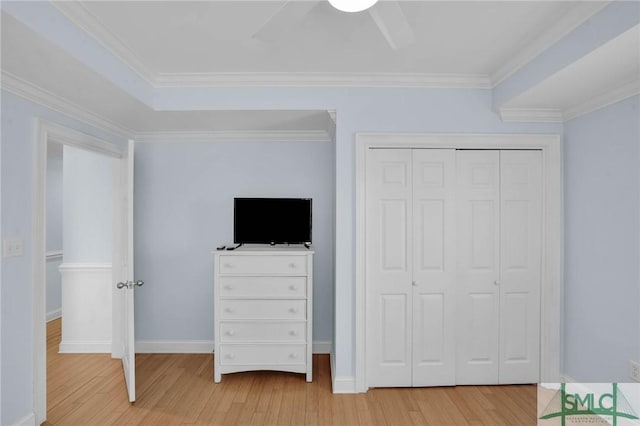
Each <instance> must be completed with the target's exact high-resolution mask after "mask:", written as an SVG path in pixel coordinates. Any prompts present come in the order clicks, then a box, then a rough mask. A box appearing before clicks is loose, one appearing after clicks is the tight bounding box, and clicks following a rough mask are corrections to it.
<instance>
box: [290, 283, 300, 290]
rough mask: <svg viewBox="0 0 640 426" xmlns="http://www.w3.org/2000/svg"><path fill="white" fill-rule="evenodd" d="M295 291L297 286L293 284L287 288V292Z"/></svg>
mask: <svg viewBox="0 0 640 426" xmlns="http://www.w3.org/2000/svg"><path fill="white" fill-rule="evenodd" d="M297 289H298V286H297V285H295V284H291V285H290V286H289V290H291V291H296V290H297Z"/></svg>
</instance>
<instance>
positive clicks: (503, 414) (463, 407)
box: [45, 320, 537, 426]
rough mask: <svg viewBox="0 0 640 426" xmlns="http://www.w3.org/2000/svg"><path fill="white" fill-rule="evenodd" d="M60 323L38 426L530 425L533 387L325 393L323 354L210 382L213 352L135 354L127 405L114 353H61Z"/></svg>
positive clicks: (52, 332)
mask: <svg viewBox="0 0 640 426" xmlns="http://www.w3.org/2000/svg"><path fill="white" fill-rule="evenodd" d="M60 329H61V327H60V320H55V321H52V322H51V323H49V324H47V333H48V337H47V345H48V347H47V380H48V387H47V402H48V408H49V411H48V421H47V422H46V423H45V424H46V425H82V426H93V425H118V426H120V425H154V426H156V425H161V426H165V425H181V426H192V425H195V426H205V425H278V426H280V425H295V426H299V425H309V426H315V425H319V426H320V425H345V426H357V425H362V426H390V425H398V426H405V425H434V426H443V425H455V426H465V425H470V426H480V425H491V426H497V425H509V426H512V425H514V426H515V425H535V424H536V401H537V390H536V386H534V385H516V386H457V387H442V388H414V389H411V388H398V389H393V388H385V389H371V390H369V392H367V393H364V394H350V395H344V394H334V393H332V391H331V375H330V363H329V357H328V356H327V355H314V356H313V362H314V370H313V374H314V381H313V382H312V383H307V382H306V380H305V376H304V375H300V374H292V373H280V372H272V371H259V372H244V373H236V374H225V375H224V377H223V379H222V382H221V383H214V382H213V355H212V354H139V355H137V356H136V370H137V374H136V382H137V386H136V394H137V401H136V402H135V403H134V404H130V403H129V402H128V399H127V393H126V388H125V382H124V374H123V372H122V365H121V362H120V360H114V359H111V357H110V356H109V355H105V354H59V353H57V348H58V345H59V343H60V337H61V333H60Z"/></svg>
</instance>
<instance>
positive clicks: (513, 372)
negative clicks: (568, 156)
mask: <svg viewBox="0 0 640 426" xmlns="http://www.w3.org/2000/svg"><path fill="white" fill-rule="evenodd" d="M500 163H501V164H500V166H501V170H502V173H501V188H502V191H501V215H502V221H501V231H500V235H501V241H500V247H501V250H500V251H501V253H500V256H501V259H502V261H501V271H500V276H501V284H500V292H501V294H500V304H501V307H500V312H501V321H500V324H501V329H500V342H501V345H500V351H501V354H500V359H501V365H500V383H536V382H537V381H538V380H539V375H540V372H539V365H540V284H541V267H542V265H541V262H542V259H541V244H542V158H541V152H540V151H502V152H501V154H500Z"/></svg>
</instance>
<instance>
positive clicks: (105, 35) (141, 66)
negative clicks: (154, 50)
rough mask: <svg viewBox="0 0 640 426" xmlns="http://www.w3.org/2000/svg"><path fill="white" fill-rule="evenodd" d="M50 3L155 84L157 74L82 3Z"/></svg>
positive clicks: (150, 82) (123, 61)
mask: <svg viewBox="0 0 640 426" xmlns="http://www.w3.org/2000/svg"><path fill="white" fill-rule="evenodd" d="M50 4H52V5H53V6H54V7H55V8H56V9H58V11H60V13H62V14H63V15H64V16H66V17H67V19H69V20H70V21H71V22H72V23H73V24H74V25H75V26H77V27H78V28H80V29H81V30H83V31H84V32H86V33H87V34H88V35H90V36H91V37H93V38H94V39H95V40H96V41H97V42H98V43H100V44H101V45H102V46H103V47H104V48H105V49H107V50H108V51H109V52H111V53H112V54H113V55H114V56H115V57H116V58H118V59H119V60H120V61H121V62H122V63H124V64H125V65H127V66H129V68H131V69H132V70H133V71H135V72H136V73H138V75H139V76H140V77H142V78H143V79H144V80H146V81H147V82H148V83H149V84H151V85H153V82H154V81H155V74H154V73H153V72H152V71H151V70H150V69H149V68H148V67H147V66H146V65H145V63H144V62H143V61H142V60H141V59H140V58H139V57H138V56H137V55H136V54H135V53H134V52H133V50H131V48H130V47H128V46H127V45H126V44H125V43H123V42H122V41H121V40H120V39H119V38H118V37H116V35H115V34H113V33H112V32H111V31H109V30H108V29H107V27H105V26H104V24H102V22H100V20H99V19H98V18H96V16H95V15H93V14H92V13H91V12H89V11H88V10H87V9H86V8H85V7H84V6H83V5H82V3H80V2H78V1H51V2H50Z"/></svg>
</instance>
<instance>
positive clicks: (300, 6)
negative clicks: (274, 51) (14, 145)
mask: <svg viewBox="0 0 640 426" xmlns="http://www.w3.org/2000/svg"><path fill="white" fill-rule="evenodd" d="M318 3H319V2H318V1H294V0H288V1H285V2H284V4H283V5H282V6H281V7H280V8H279V9H278V10H276V12H275V13H274V14H273V15H271V17H269V19H267V20H266V21H265V22H264V24H262V26H261V27H260V28H258V30H257V31H256V32H255V33H254V34H253V38H257V39H260V40H264V41H276V40H278V39H279V38H281V37H282V36H284V35H285V34H286V33H287V32H288V31H289V30H290V29H291V28H292V26H295V25H297V24H299V23H300V22H301V21H302V18H304V17H305V16H306V15H307V14H308V13H309V12H311V10H312V9H313V8H314V7H316V6H317V5H318Z"/></svg>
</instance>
